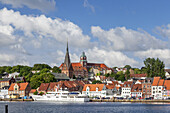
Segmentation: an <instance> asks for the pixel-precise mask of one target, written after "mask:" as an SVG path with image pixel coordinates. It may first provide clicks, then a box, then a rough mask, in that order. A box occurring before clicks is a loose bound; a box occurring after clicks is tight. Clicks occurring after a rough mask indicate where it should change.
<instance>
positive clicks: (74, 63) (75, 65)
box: [71, 63, 82, 67]
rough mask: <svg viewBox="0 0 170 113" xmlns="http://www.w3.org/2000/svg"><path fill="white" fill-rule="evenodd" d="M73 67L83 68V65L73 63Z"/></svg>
mask: <svg viewBox="0 0 170 113" xmlns="http://www.w3.org/2000/svg"><path fill="white" fill-rule="evenodd" d="M71 65H72V67H74V66H78V67H82V65H81V64H80V63H71Z"/></svg>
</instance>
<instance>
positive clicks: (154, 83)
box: [152, 77, 161, 86]
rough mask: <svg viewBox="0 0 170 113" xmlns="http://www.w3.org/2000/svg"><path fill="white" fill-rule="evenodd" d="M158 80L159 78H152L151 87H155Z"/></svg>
mask: <svg viewBox="0 0 170 113" xmlns="http://www.w3.org/2000/svg"><path fill="white" fill-rule="evenodd" d="M160 78H161V77H154V80H153V83H152V86H157V85H158V82H159V79H160Z"/></svg>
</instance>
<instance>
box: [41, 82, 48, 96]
mask: <svg viewBox="0 0 170 113" xmlns="http://www.w3.org/2000/svg"><path fill="white" fill-rule="evenodd" d="M49 85H50V83H41V85H40V87H39V88H38V93H41V92H43V93H44V94H46V93H47V90H48V87H49Z"/></svg>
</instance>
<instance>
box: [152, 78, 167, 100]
mask: <svg viewBox="0 0 170 113" xmlns="http://www.w3.org/2000/svg"><path fill="white" fill-rule="evenodd" d="M163 88H164V79H161V77H154V80H153V83H152V96H153V98H154V99H162V94H163V90H162V89H163Z"/></svg>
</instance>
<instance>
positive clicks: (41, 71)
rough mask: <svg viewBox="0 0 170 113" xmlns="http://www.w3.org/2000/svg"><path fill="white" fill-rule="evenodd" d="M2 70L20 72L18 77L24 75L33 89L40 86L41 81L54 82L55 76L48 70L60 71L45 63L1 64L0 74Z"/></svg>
mask: <svg viewBox="0 0 170 113" xmlns="http://www.w3.org/2000/svg"><path fill="white" fill-rule="evenodd" d="M32 71H37V72H36V73H32ZM4 72H7V73H9V74H10V73H14V72H18V73H20V74H19V75H18V76H19V77H25V79H26V81H27V82H29V83H30V85H31V87H32V88H33V89H36V88H37V87H39V86H40V84H41V83H49V82H55V81H56V80H55V77H54V75H53V74H51V73H50V72H54V73H61V70H60V68H59V67H57V66H54V67H50V66H49V65H47V64H34V66H33V67H29V66H22V65H17V66H1V67H0V74H1V75H3V73H4Z"/></svg>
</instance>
